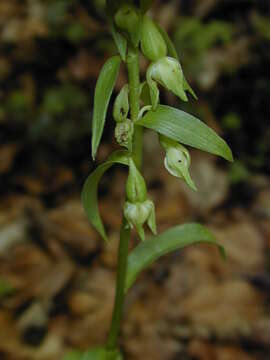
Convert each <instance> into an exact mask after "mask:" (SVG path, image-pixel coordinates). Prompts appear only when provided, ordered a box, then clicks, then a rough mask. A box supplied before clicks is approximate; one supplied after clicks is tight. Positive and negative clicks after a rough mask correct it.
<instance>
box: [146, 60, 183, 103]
mask: <svg viewBox="0 0 270 360" xmlns="http://www.w3.org/2000/svg"><path fill="white" fill-rule="evenodd" d="M146 79H147V83H148V85H149V88H150V95H151V100H152V105H153V107H154V108H155V107H156V106H157V103H158V98H159V90H158V87H157V84H160V85H162V86H164V87H165V88H166V89H167V90H170V91H172V92H173V93H174V94H175V95H176V96H178V97H179V98H180V99H181V100H183V101H188V98H187V95H186V93H185V90H186V86H185V85H186V84H185V80H184V75H183V71H182V68H181V65H180V63H179V61H178V60H176V59H174V58H172V57H169V56H165V57H163V58H160V59H159V60H157V61H156V62H154V63H152V64H151V65H150V66H149V68H148V70H147V73H146Z"/></svg>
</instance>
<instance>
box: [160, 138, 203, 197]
mask: <svg viewBox="0 0 270 360" xmlns="http://www.w3.org/2000/svg"><path fill="white" fill-rule="evenodd" d="M160 143H161V145H162V147H163V148H164V149H165V151H166V156H165V159H164V165H165V167H166V169H167V170H168V171H169V173H170V174H172V175H173V176H176V177H178V178H180V179H184V180H185V182H186V183H187V185H188V186H189V187H190V188H191V189H193V190H194V191H197V188H196V185H195V184H194V182H193V181H192V179H191V177H190V174H189V167H190V154H189V151H188V150H187V149H186V148H185V147H184V146H183V145H181V144H179V143H177V142H176V141H173V140H171V139H168V138H167V137H165V136H163V135H161V136H160Z"/></svg>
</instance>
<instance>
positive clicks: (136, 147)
mask: <svg viewBox="0 0 270 360" xmlns="http://www.w3.org/2000/svg"><path fill="white" fill-rule="evenodd" d="M127 69H128V82H129V103H130V113H131V120H132V121H133V122H135V121H136V120H137V119H138V116H139V111H140V71H139V51H138V49H134V48H132V47H130V48H129V49H128V55H127ZM142 152H143V128H142V127H141V126H136V125H135V129H134V136H133V150H132V153H133V154H132V155H133V159H134V161H135V163H136V165H137V166H138V168H141V166H142Z"/></svg>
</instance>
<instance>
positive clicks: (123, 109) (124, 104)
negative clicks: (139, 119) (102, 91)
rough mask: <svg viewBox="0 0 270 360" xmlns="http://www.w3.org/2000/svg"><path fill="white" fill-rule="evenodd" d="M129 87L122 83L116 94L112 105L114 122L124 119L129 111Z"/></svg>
mask: <svg viewBox="0 0 270 360" xmlns="http://www.w3.org/2000/svg"><path fill="white" fill-rule="evenodd" d="M128 92H129V87H128V84H126V85H124V86H123V87H122V89H121V91H120V92H119V94H118V95H117V97H116V99H115V102H114V106H113V118H114V120H115V121H116V122H121V121H124V120H126V118H127V116H128V112H129V100H128Z"/></svg>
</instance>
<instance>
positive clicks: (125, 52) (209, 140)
mask: <svg viewBox="0 0 270 360" xmlns="http://www.w3.org/2000/svg"><path fill="white" fill-rule="evenodd" d="M151 3H152V1H151V0H141V1H132V0H130V1H125V0H123V1H121V0H119V1H113V0H107V3H106V7H107V15H108V22H109V27H110V31H111V34H112V36H113V39H114V42H115V44H116V47H117V49H118V52H119V54H118V55H116V56H113V57H111V58H110V59H108V60H107V61H106V63H105V64H104V66H103V68H102V70H101V72H100V75H99V78H98V80H97V84H96V89H95V97H94V112H93V120H92V157H93V159H95V157H96V154H97V151H98V147H99V144H100V140H101V137H102V133H103V130H104V125H105V119H106V115H107V109H108V104H109V101H110V98H111V95H112V92H113V89H114V86H115V83H116V80H117V76H118V72H119V67H120V64H121V63H123V64H124V65H125V66H126V69H127V74H128V83H127V84H125V85H124V86H123V87H122V89H121V90H120V92H119V94H118V95H117V97H116V99H115V102H114V106H113V114H112V115H113V118H114V120H115V139H116V141H117V143H118V144H119V146H120V149H119V150H117V151H115V152H114V153H112V154H111V156H110V157H109V158H108V159H107V161H105V162H104V163H103V164H101V165H99V166H98V167H97V168H96V170H95V171H94V172H93V173H92V174H90V176H89V177H88V178H87V180H86V182H85V184H84V187H83V191H82V202H83V206H84V209H85V212H86V215H87V217H88V219H89V222H90V223H91V224H92V226H93V227H94V228H95V229H96V230H97V231H98V232H99V234H100V235H101V237H102V238H103V239H104V240H105V241H106V240H107V235H106V232H105V228H104V225H103V222H102V220H101V217H100V213H99V208H98V199H97V190H98V183H99V181H100V179H101V177H102V176H103V174H104V173H105V171H106V170H108V169H109V168H110V167H111V166H113V165H114V164H121V165H123V166H126V167H127V168H128V178H127V183H126V197H125V201H124V204H123V218H122V227H121V230H120V242H119V250H118V266H117V281H116V295H115V303H114V310H113V315H112V321H111V326H110V330H109V334H108V339H107V343H106V344H105V345H104V346H100V347H97V348H94V349H90V350H89V351H87V352H86V353H83V354H80V353H78V354H77V353H76V354H75V353H74V354H73V355H72V356H74V357H72V359H81V360H82V359H84V360H87V359H93V360H105V359H111V360H116V359H117V360H120V359H122V358H123V357H122V355H121V353H120V351H119V349H118V344H117V341H118V336H119V331H120V323H121V318H122V310H123V304H124V298H125V295H126V293H127V291H128V290H129V289H130V287H131V286H132V284H133V283H134V282H135V280H136V278H137V276H138V274H139V273H141V271H142V270H144V269H145V268H146V267H148V266H149V265H150V264H152V263H153V262H154V261H155V260H156V259H158V258H159V257H160V256H162V255H165V254H167V253H169V252H171V251H173V250H176V249H181V248H184V247H186V246H188V245H192V244H195V243H202V242H204V243H209V244H214V245H216V246H218V248H219V250H220V252H221V254H222V255H223V256H224V249H223V248H222V247H221V246H220V245H219V244H217V242H216V241H215V239H214V237H213V235H212V234H211V233H210V232H209V231H208V230H207V229H206V228H205V227H204V226H202V225H200V224H197V223H190V224H184V225H177V226H175V227H173V228H171V229H168V230H166V231H165V232H163V233H162V234H158V232H157V228H156V220H155V205H154V203H153V201H152V200H151V199H150V198H149V197H148V194H147V186H146V183H145V180H144V178H143V175H142V172H141V169H142V160H143V133H144V129H145V128H148V129H151V130H153V131H155V132H156V133H157V134H158V136H159V140H160V144H161V146H162V148H163V149H164V150H165V157H164V165H165V168H166V169H167V170H168V172H169V173H170V174H171V175H173V176H176V177H178V178H179V179H182V180H183V181H185V182H186V184H187V186H189V187H190V188H191V189H192V190H194V191H196V190H197V188H196V185H195V183H194V182H193V180H192V179H191V176H190V173H189V167H190V163H191V157H190V154H189V151H188V149H187V148H186V147H185V146H191V147H193V148H197V149H200V150H203V151H207V152H209V153H211V154H215V155H218V156H221V157H223V158H224V159H226V160H228V161H232V160H233V157H232V153H231V150H230V148H229V147H228V145H227V144H226V142H225V141H224V140H223V139H221V138H220V137H219V136H218V135H217V134H216V133H215V132H214V131H213V130H212V129H211V128H209V127H208V126H207V125H205V124H204V123H203V122H201V121H200V120H198V119H197V118H195V117H194V116H192V115H190V114H187V113H186V112H184V111H182V110H179V109H176V108H172V107H169V106H166V105H161V104H160V96H159V89H160V87H164V88H165V89H167V90H169V91H171V92H172V93H174V94H175V95H176V96H177V97H178V98H179V99H180V100H182V101H185V102H186V101H188V93H189V94H190V95H191V96H193V97H194V98H195V99H196V95H195V93H194V91H193V90H192V88H191V87H190V85H189V84H188V82H187V80H186V79H185V76H184V74H183V70H182V67H181V65H180V62H179V59H178V55H177V53H176V51H175V48H174V46H173V43H172V42H171V40H170V38H169V36H168V34H167V33H166V32H165V30H163V29H162V28H161V27H160V26H159V25H158V24H157V23H155V21H154V20H153V19H152V18H151V16H150V15H148V10H149V8H150V7H151ZM140 52H141V54H142V55H143V56H144V57H145V58H146V59H147V60H148V61H149V67H148V69H147V71H146V79H145V80H144V81H141V79H140V73H139V54H140ZM145 225H147V226H148V228H149V229H150V231H151V232H152V233H153V236H152V237H150V238H147V239H145ZM132 229H134V230H135V231H136V232H137V234H138V237H139V239H140V240H141V241H140V242H139V244H138V245H137V246H135V248H134V249H133V250H131V251H130V252H129V241H130V233H131V230H132ZM70 356H71V355H70ZM70 359H71V357H70Z"/></svg>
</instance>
